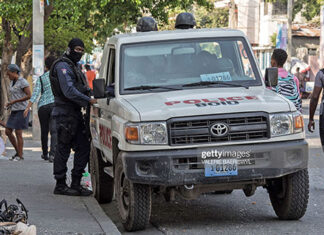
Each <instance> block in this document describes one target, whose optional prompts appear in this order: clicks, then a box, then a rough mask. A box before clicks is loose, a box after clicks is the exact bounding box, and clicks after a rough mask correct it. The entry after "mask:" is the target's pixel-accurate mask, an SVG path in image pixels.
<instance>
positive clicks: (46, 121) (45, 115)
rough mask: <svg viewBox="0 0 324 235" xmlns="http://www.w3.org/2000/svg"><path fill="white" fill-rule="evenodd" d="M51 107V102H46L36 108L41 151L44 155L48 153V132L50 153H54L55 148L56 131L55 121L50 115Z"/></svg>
mask: <svg viewBox="0 0 324 235" xmlns="http://www.w3.org/2000/svg"><path fill="white" fill-rule="evenodd" d="M53 107H54V105H53V104H48V105H44V106H41V107H40V108H39V109H38V117H39V122H40V127H41V142H42V151H43V155H44V156H46V155H47V154H48V132H50V133H51V150H50V155H54V154H55V149H56V138H57V136H56V133H57V132H56V127H55V121H54V120H53V118H52V116H51V113H52V110H53Z"/></svg>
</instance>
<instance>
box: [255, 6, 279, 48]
mask: <svg viewBox="0 0 324 235" xmlns="http://www.w3.org/2000/svg"><path fill="white" fill-rule="evenodd" d="M271 12H272V4H267V6H266V3H265V2H261V3H260V34H259V35H260V37H259V46H272V43H271V36H272V35H273V34H274V33H276V32H277V27H278V26H277V25H278V22H277V21H276V20H273V16H272V14H271Z"/></svg>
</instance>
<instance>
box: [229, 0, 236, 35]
mask: <svg viewBox="0 0 324 235" xmlns="http://www.w3.org/2000/svg"><path fill="white" fill-rule="evenodd" d="M235 14H236V13H235V1H234V0H231V1H230V3H229V25H228V26H229V28H231V29H235V28H236V19H235Z"/></svg>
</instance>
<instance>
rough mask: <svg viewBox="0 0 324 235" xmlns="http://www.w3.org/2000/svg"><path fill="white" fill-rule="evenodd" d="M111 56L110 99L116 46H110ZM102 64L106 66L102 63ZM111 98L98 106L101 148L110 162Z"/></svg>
mask: <svg viewBox="0 0 324 235" xmlns="http://www.w3.org/2000/svg"><path fill="white" fill-rule="evenodd" d="M108 53H109V57H108V61H107V65H106V66H107V69H106V74H105V75H106V78H105V80H106V86H105V87H106V91H110V93H109V94H108V96H110V99H114V98H113V97H114V82H115V48H113V47H112V46H110V48H109V52H108ZM101 66H105V65H104V64H102V65H101ZM108 99H109V98H104V99H99V100H98V106H99V107H100V109H99V113H100V115H99V139H100V146H101V150H102V152H103V154H104V158H105V159H106V160H108V161H109V162H111V163H112V162H113V153H112V129H111V122H112V116H113V112H112V110H111V106H110V103H111V102H108Z"/></svg>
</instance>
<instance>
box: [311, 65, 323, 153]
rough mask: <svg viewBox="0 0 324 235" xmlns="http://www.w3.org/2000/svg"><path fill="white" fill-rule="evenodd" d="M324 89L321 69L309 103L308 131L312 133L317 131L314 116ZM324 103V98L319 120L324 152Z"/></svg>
mask: <svg viewBox="0 0 324 235" xmlns="http://www.w3.org/2000/svg"><path fill="white" fill-rule="evenodd" d="M323 87H324V69H321V70H320V71H318V72H317V74H316V77H315V84H314V90H313V93H312V97H311V100H310V103H309V123H308V130H309V131H310V132H314V129H315V121H314V114H315V111H316V107H317V104H318V99H319V97H320V95H321V92H322V89H323ZM323 102H324V97H323V96H322V101H321V104H320V118H319V125H320V128H319V132H320V138H321V143H322V148H323V151H324V115H323Z"/></svg>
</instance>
